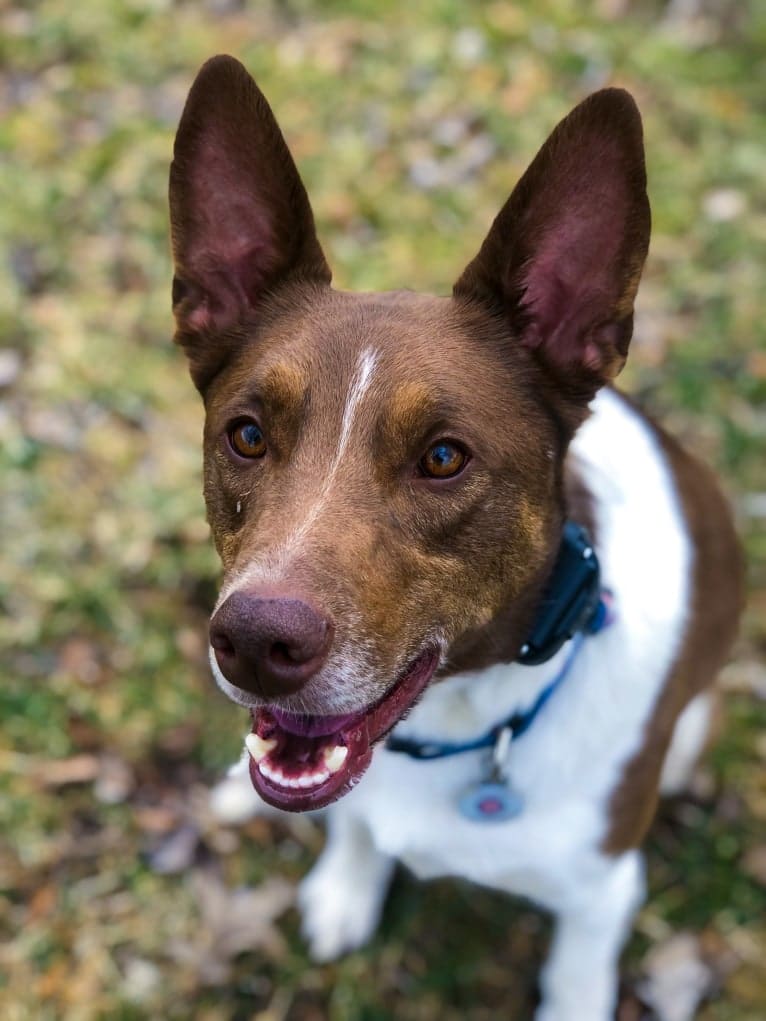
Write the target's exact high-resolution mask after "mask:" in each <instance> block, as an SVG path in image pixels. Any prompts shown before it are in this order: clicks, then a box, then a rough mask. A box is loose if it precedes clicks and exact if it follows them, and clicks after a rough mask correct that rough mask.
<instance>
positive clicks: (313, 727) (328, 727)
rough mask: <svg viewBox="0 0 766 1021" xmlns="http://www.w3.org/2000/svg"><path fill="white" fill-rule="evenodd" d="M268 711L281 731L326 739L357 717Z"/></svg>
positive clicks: (354, 714) (352, 714) (356, 715)
mask: <svg viewBox="0 0 766 1021" xmlns="http://www.w3.org/2000/svg"><path fill="white" fill-rule="evenodd" d="M268 711H269V713H270V714H271V716H273V717H274V719H275V720H276V721H277V724H278V725H279V726H280V727H281V728H282V730H284V731H286V732H287V733H288V734H295V735H297V736H299V737H328V736H329V735H330V734H337V733H338V732H339V731H341V730H343V728H344V727H346V726H348V724H349V723H351V722H352V721H353V720H356V719H357V718H358V716H359V714H358V713H346V714H345V716H305V715H299V714H297V713H286V712H284V711H283V710H281V709H271V708H270V709H269V710H268Z"/></svg>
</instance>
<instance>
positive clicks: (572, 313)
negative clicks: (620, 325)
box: [521, 186, 626, 372]
mask: <svg viewBox="0 0 766 1021" xmlns="http://www.w3.org/2000/svg"><path fill="white" fill-rule="evenodd" d="M586 187H587V186H586ZM599 190H600V189H599ZM618 192H619V189H618V188H614V189H613V190H611V191H608V192H607V193H603V191H602V193H601V194H598V193H596V194H595V195H594V194H593V193H592V192H591V193H590V194H581V195H580V196H578V197H579V200H580V201H579V202H576V203H573V204H572V205H570V206H569V208H567V209H566V210H565V211H563V213H559V214H558V215H555V214H554V215H553V216H552V217H551V219H552V225H550V226H548V227H547V230H546V232H545V234H544V235H543V236H542V237H540V238H538V239H537V240H536V243H535V240H534V239H533V240H532V250H533V253H534V254H533V255H532V257H531V258H530V259H529V260H528V261H527V263H526V266H525V267H524V268H523V269H522V271H521V290H522V293H523V298H522V307H523V311H524V313H525V317H527V316H528V317H529V319H528V322H527V324H526V326H525V329H524V332H523V337H522V342H523V343H524V344H526V346H528V347H530V348H535V349H540V348H542V349H544V353H545V356H546V358H548V359H549V360H550V361H551V362H553V363H554V364H556V365H557V366H558V367H559V368H560V369H566V368H570V367H575V366H581V367H582V368H585V369H587V370H589V371H592V372H599V371H602V370H603V369H604V368H605V363H606V361H608V360H611V352H607V351H605V350H604V347H603V346H602V345H603V343H604V342H605V341H607V340H609V339H610V338H611V332H612V331H610V330H608V329H606V327H607V326H608V320H609V319H610V318H611V317H612V316H613V315H614V313H615V311H616V309H615V306H616V305H617V304H618V303H619V290H620V285H619V279H618V276H619V270H618V267H620V261H621V260H620V255H621V251H620V249H621V246H622V244H623V242H624V233H625V215H626V209H625V203H624V202H623V201H621V199H622V196H620V195H619V193H618Z"/></svg>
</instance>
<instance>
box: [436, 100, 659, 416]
mask: <svg viewBox="0 0 766 1021" xmlns="http://www.w3.org/2000/svg"><path fill="white" fill-rule="evenodd" d="M649 230H650V212H649V202H648V199H647V196H646V170H645V166H644V151H643V140H642V130H641V118H640V115H639V113H638V109H637V107H636V105H635V103H634V101H633V99H632V97H631V96H630V95H629V94H628V93H627V92H625V91H624V90H622V89H603V90H602V91H600V92H596V93H595V94H594V95H592V96H590V97H589V98H588V99H586V100H585V101H584V102H583V103H581V104H580V105H579V106H578V107H576V108H575V109H574V110H573V111H572V113H570V114H569V116H568V117H566V118H565V119H564V120H563V121H562V122H561V123H560V124H559V125H558V127H557V128H556V129H555V130H554V132H553V134H552V135H551V136H550V138H549V139H548V141H547V142H546V143H545V144H544V145H543V147H542V149H541V150H540V151H539V152H538V154H537V156H536V157H535V159H534V160H533V162H532V163H531V165H530V166H529V168H528V170H527V171H526V173H525V174H524V176H523V177H522V178H521V180H520V181H519V183H518V184H517V186H516V188H515V189H514V191H513V193H512V194H511V196H510V198H509V199H508V201H507V202H506V204H505V205H504V206H503V208H502V209H501V211H500V213H499V214H498V216H497V218H496V219H495V221H494V223H493V224H492V227H491V229H490V231H489V234H488V235H487V238H486V240H485V241H484V244H483V245H482V247H481V249H480V251H479V253H478V255H477V256H476V258H475V259H474V260H473V261H472V262H471V263H469V265H468V266H467V268H466V269H465V271H464V272H463V274H462V276H461V277H460V278H459V280H458V281H457V283H456V284H455V288H454V294H455V296H456V297H458V298H468V299H471V300H475V301H476V300H478V301H481V302H483V303H485V304H488V305H490V306H491V307H492V308H493V309H495V310H497V311H499V312H502V314H503V315H504V316H506V317H507V321H508V322H509V325H510V327H511V329H512V331H513V334H514V336H515V337H516V338H517V340H518V342H519V343H521V344H522V345H523V346H524V347H526V348H528V349H529V350H530V351H532V352H533V354H534V356H535V357H536V359H537V360H538V361H539V363H540V364H541V365H542V367H543V368H544V370H545V371H546V373H547V374H548V377H549V379H552V382H553V383H554V385H555V387H556V389H557V390H558V392H559V393H564V394H565V396H566V397H567V398H569V399H570V400H574V401H575V402H576V403H578V404H580V405H582V404H585V403H587V402H588V401H589V400H590V399H591V397H592V396H593V395H594V393H595V392H596V390H597V389H598V388H599V387H600V386H601V385H603V384H604V383H605V382H607V381H609V380H611V379H612V378H613V377H614V376H616V375H617V373H618V372H619V371H620V369H621V368H622V366H623V365H624V363H625V358H626V356H627V350H628V345H629V343H630V337H631V334H632V331H633V301H634V298H635V294H636V290H637V288H638V282H639V279H640V276H641V270H642V267H643V264H644V259H645V257H646V252H647V249H648V245H649Z"/></svg>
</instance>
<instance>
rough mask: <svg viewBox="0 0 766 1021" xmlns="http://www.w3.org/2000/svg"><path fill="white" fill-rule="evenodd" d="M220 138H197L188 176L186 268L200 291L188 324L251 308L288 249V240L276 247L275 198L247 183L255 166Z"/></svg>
mask: <svg viewBox="0 0 766 1021" xmlns="http://www.w3.org/2000/svg"><path fill="white" fill-rule="evenodd" d="M225 142H226V140H225V139H219V138H218V137H217V133H216V132H213V133H212V134H211V136H210V137H207V138H205V139H203V140H201V142H200V146H199V152H198V153H197V157H196V160H195V164H194V168H193V170H192V173H191V175H190V180H189V203H190V206H191V208H192V209H193V211H194V217H193V227H192V230H191V231H190V236H189V242H190V243H189V246H188V250H189V257H188V260H187V265H186V269H187V272H188V273H189V275H190V276H191V278H192V280H193V281H194V282H195V283H196V284H197V285H198V287H199V288H200V290H201V292H202V293H201V295H200V304H199V307H198V308H197V309H195V311H194V312H192V313H191V314H190V316H189V320H188V321H189V324H190V325H192V326H196V325H198V323H199V324H200V325H201V324H202V323H205V322H207V320H212V322H211V323H210V325H213V322H214V321H216V320H217V319H219V318H220V317H221V315H222V314H223V316H224V317H227V316H230V315H231V314H232V313H234V312H236V311H239V312H240V313H241V312H242V311H243V308H244V307H247V306H249V307H254V306H255V304H256V303H257V299H258V294H259V291H260V290H261V289H262V287H263V285H264V283H265V282H266V281H267V280H268V279H270V278H271V277H272V276H274V275H276V273H277V272H278V271H279V269H280V268H281V267H280V262H282V261H284V259H285V256H286V255H287V254H288V253H289V249H290V242H289V239H287V243H285V241H286V239H284V238H283V239H282V243H281V245H280V240H279V239H278V237H277V230H276V225H275V221H276V220H277V219H278V218H279V217H280V214H283V211H282V210H281V209H280V208H279V200H278V198H276V197H274V198H272V197H270V196H268V195H262V194H260V193H259V191H258V189H257V188H254V187H253V186H252V182H251V175H254V174H256V173H257V170H258V168H257V166H254V165H250V166H243V165H242V163H241V155H242V154H241V153H238V152H235V153H232V152H231V151H230V147H229V148H228V149H227V146H226V144H225ZM253 162H254V161H253ZM285 249H286V250H285Z"/></svg>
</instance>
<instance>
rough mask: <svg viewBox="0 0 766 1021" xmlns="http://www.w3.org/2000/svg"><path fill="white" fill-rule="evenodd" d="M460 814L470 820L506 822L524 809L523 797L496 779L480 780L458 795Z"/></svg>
mask: <svg viewBox="0 0 766 1021" xmlns="http://www.w3.org/2000/svg"><path fill="white" fill-rule="evenodd" d="M458 808H459V809H460V814H461V815H462V816H463V817H464V818H465V819H470V820H471V822H506V821H507V820H508V819H515V818H516V816H517V815H521V813H522V812H523V811H524V799H523V798H522V796H521V795H520V794H517V793H516V791H514V790H512V789H511V788H510V787H508V786H507V785H506V784H504V783H498V782H497V781H496V780H480V781H479V782H478V783H474V784H471V786H470V787H468V788H466V790H465V791H464V792H463V793H462V794H461V795H460V800H459V801H458Z"/></svg>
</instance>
